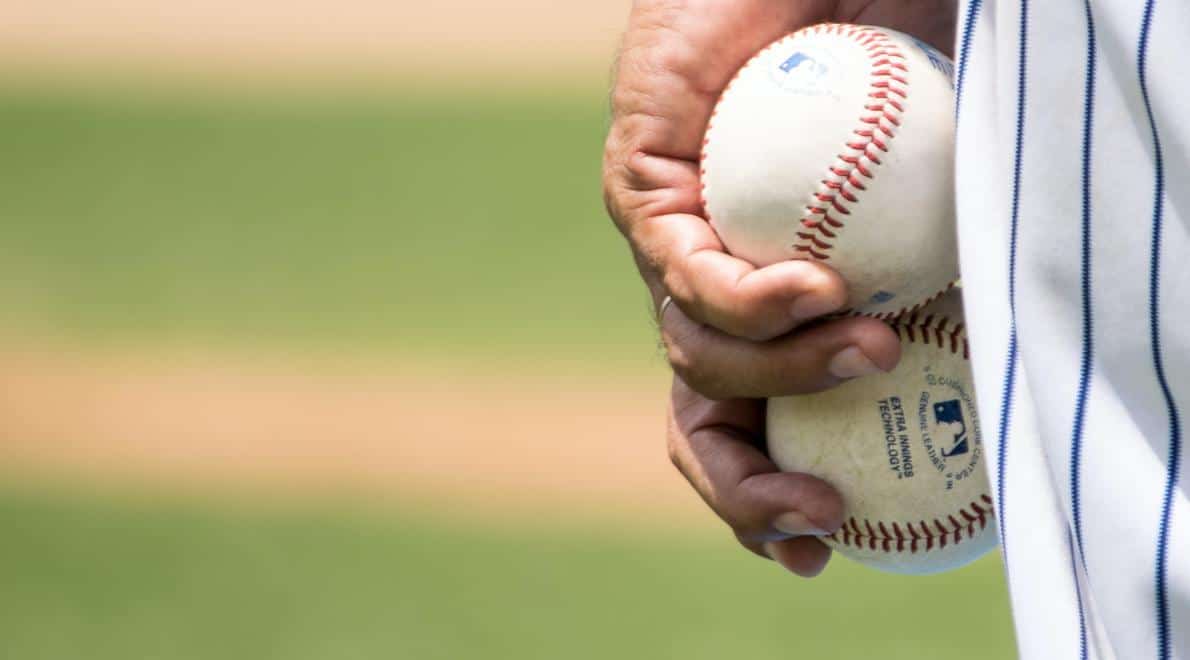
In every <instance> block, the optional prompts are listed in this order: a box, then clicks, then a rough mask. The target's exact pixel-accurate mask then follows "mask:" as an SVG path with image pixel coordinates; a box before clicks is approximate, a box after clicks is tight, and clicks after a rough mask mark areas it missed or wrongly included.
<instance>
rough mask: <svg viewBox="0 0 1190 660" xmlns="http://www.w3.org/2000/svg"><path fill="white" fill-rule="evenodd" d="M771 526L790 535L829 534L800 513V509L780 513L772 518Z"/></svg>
mask: <svg viewBox="0 0 1190 660" xmlns="http://www.w3.org/2000/svg"><path fill="white" fill-rule="evenodd" d="M773 527H774V528H775V529H776V530H777V531H778V532H781V533H783V534H789V535H790V536H827V535H828V534H829V532H825V531H823V530H821V529H819V528H818V526H817V525H815V524H814V523H812V522H810V519H809V518H807V517H806V516H804V515H802V513H801V512H800V511H790V512H789V513H782V514H781V515H779V516H777V517H776V518H774V519H773Z"/></svg>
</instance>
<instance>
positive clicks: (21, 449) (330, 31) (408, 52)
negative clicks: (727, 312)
mask: <svg viewBox="0 0 1190 660" xmlns="http://www.w3.org/2000/svg"><path fill="white" fill-rule="evenodd" d="M630 4H631V3H630V1H629V0H615V1H613V2H582V1H579V0H565V1H560V0H508V1H506V2H500V3H492V2H486V1H484V0H465V1H464V2H462V3H429V2H408V1H398V2H371V1H369V0H335V1H334V2H332V1H331V0H293V1H289V2H284V3H282V2H276V1H254V2H253V1H250V2H242V1H240V0H210V1H208V2H203V3H184V2H174V1H167V2H154V1H153V0H44V1H41V2H26V3H9V5H8V6H6V7H5V9H4V11H3V14H4V20H2V21H0V73H8V74H12V73H15V74H17V75H26V76H33V77H38V76H47V77H48V78H53V77H54V76H56V75H64V76H66V77H67V78H68V79H70V80H75V79H76V78H77V77H79V76H81V77H82V78H83V79H89V78H91V77H97V78H99V79H102V78H103V76H105V75H109V74H110V75H115V76H124V75H132V76H134V77H135V76H137V75H139V74H146V73H147V74H150V75H157V76H163V77H164V78H174V77H177V78H180V79H182V80H183V82H191V81H193V80H207V79H211V80H215V81H225V80H231V81H234V80H236V79H239V78H246V79H248V80H251V81H253V82H255V81H265V82H269V81H272V82H278V81H279V82H284V81H286V80H288V79H298V80H299V81H304V82H308V81H313V82H315V83H317V84H326V83H328V82H330V83H334V82H336V81H340V80H344V79H347V80H350V79H352V78H359V79H363V80H372V79H377V78H379V79H382V80H383V79H386V78H387V79H392V80H414V81H423V82H424V81H431V82H434V83H437V84H445V85H447V86H461V85H469V84H472V83H475V84H476V85H477V86H480V87H485V86H486V87H499V86H501V85H504V84H505V83H506V82H507V81H509V80H512V79H523V80H526V81H528V82H530V83H533V82H534V81H549V83H550V84H559V83H562V84H565V83H566V82H567V81H571V82H576V84H578V85H582V86H592V85H594V86H598V87H599V88H600V89H602V87H603V86H604V85H605V79H606V75H607V71H608V69H609V67H610V61H611V57H612V52H613V50H614V46H615V43H616V41H617V39H618V38H619V33H620V30H621V29H622V26H623V22H624V19H625V16H626V14H627V11H628V8H629V5H630ZM592 185H593V186H594V185H597V184H596V183H595V182H594V181H593V182H592ZM0 364H3V365H4V368H3V369H0V392H2V393H0V470H3V471H5V472H7V473H8V474H9V475H14V474H17V475H19V474H34V475H36V474H41V473H45V474H48V475H51V476H54V475H57V476H61V475H68V476H69V475H77V476H79V477H80V478H84V479H108V478H116V479H117V480H118V481H121V482H123V481H128V480H132V481H138V482H145V483H149V484H153V485H161V486H168V487H177V486H181V485H186V484H192V485H194V486H197V487H199V488H200V489H201V488H204V487H209V486H210V485H211V484H224V485H227V486H228V487H229V488H235V489H247V490H257V489H266V490H270V491H277V492H281V493H293V492H314V491H331V492H334V493H344V492H349V493H361V494H366V495H368V496H369V497H372V496H382V497H386V496H393V497H396V498H405V499H407V498H418V499H419V501H420V500H426V501H430V502H433V503H435V505H436V506H437V505H441V506H448V507H461V508H470V507H479V508H490V507H500V508H518V507H519V508H524V509H531V508H534V507H539V506H542V505H548V507H549V508H550V509H551V510H552V511H555V512H558V511H573V510H577V509H586V508H589V509H591V510H599V511H606V510H608V509H623V510H625V511H628V512H634V513H636V512H646V511H654V512H659V513H660V514H661V515H662V516H665V517H672V516H673V515H674V513H675V512H684V513H682V515H685V513H689V514H691V515H703V514H702V508H701V506H700V505H699V503H698V502H697V501H696V499H695V497H694V495H693V494H692V493H691V492H690V491H689V490H688V489H687V488H685V487H684V485H683V484H682V483H681V482H680V479H679V477H678V476H677V475H676V473H675V472H674V471H673V470H672V468H671V467H670V466H669V464H668V461H667V459H666V457H665V448H664V438H663V421H664V409H665V389H666V388H665V382H664V380H665V379H664V374H663V373H661V372H662V371H663V369H662V368H661V367H660V365H658V368H657V370H655V373H654V374H653V375H651V376H650V375H648V374H645V375H641V374H640V373H639V372H637V375H635V376H631V377H629V378H627V380H626V381H625V380H623V379H619V378H613V377H612V376H608V375H605V376H603V377H601V378H598V379H596V380H594V381H588V380H586V379H584V378H583V375H582V369H583V368H582V367H581V366H575V365H570V366H566V367H560V372H558V373H552V374H551V373H549V370H548V369H537V370H536V371H535V372H534V374H535V375H532V374H531V375H525V374H524V373H522V372H520V371H518V372H517V373H518V374H520V375H516V376H513V375H510V374H511V373H512V372H509V374H500V373H498V371H497V370H495V369H493V368H490V367H489V368H485V369H483V370H481V372H480V373H478V374H476V373H474V372H470V371H466V370H459V369H458V368H457V367H454V369H455V371H453V372H451V371H450V369H451V368H445V371H444V368H443V367H441V366H440V365H434V364H416V365H412V366H410V365H401V366H399V367H398V366H392V365H390V366H386V367H378V368H362V369H357V368H354V367H351V368H343V369H338V368H333V367H332V368H330V369H322V368H317V369H306V368H305V367H303V366H300V365H295V364H293V363H291V362H289V361H287V360H284V359H277V360H273V361H272V362H268V361H264V362H261V361H247V362H245V361H244V360H243V359H242V356H236V355H219V354H210V353H208V354H203V355H191V354H177V355H156V356H153V355H146V354H141V353H128V354H119V353H96V352H91V351H84V352H63V351H61V350H59V349H57V348H44V347H34V348H32V349H31V348H29V347H28V346H26V345H25V344H23V343H20V342H17V343H15V344H14V343H11V342H6V341H3V340H0ZM679 517H680V516H679Z"/></svg>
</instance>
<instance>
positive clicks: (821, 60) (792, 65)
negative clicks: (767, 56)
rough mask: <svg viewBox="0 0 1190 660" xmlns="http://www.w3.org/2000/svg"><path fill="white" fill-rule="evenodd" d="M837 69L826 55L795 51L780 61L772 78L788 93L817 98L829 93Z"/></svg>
mask: <svg viewBox="0 0 1190 660" xmlns="http://www.w3.org/2000/svg"><path fill="white" fill-rule="evenodd" d="M778 57H780V56H778ZM835 69H836V63H835V61H834V60H833V58H831V57H830V56H829V55H827V54H826V53H820V52H815V51H813V50H795V51H793V52H792V53H790V54H789V55H787V56H785V57H784V58H782V59H779V60H778V63H777V67H776V68H775V69H772V78H773V80H774V81H775V82H776V83H777V85H779V86H780V87H781V88H782V89H784V90H786V91H789V92H794V93H797V94H807V95H814V96H817V95H820V94H825V93H826V92H827V91H828V89H829V83H830V81H831V79H832V78H833V75H832V73H833V72H834V70H835Z"/></svg>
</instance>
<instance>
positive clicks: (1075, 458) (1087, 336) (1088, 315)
mask: <svg viewBox="0 0 1190 660" xmlns="http://www.w3.org/2000/svg"><path fill="white" fill-rule="evenodd" d="M1083 9H1084V12H1085V13H1086V20H1087V73H1086V83H1085V92H1084V99H1083V145H1082V150H1083V153H1082V218H1081V223H1082V245H1081V252H1082V255H1081V256H1082V264H1081V273H1080V277H1081V280H1082V282H1081V289H1082V292H1081V297H1082V316H1083V331H1082V335H1083V337H1082V359H1081V364H1080V365H1079V377H1078V396H1077V399H1076V402H1075V409H1074V424H1073V427H1074V428H1073V429H1071V438H1070V513H1071V520H1072V521H1073V526H1074V536H1075V541H1076V542H1077V547H1076V548H1075V550H1076V551H1077V553H1078V556H1079V557H1083V558H1085V556H1086V555H1085V552H1086V548H1085V546H1084V545H1083V525H1082V469H1081V468H1082V454H1083V426H1084V422H1085V421H1086V416H1087V398H1088V395H1089V393H1090V389H1091V368H1092V365H1093V363H1094V358H1095V341H1094V327H1095V326H1094V323H1095V318H1094V313H1093V305H1092V297H1091V228H1092V222H1091V221H1092V210H1093V209H1092V207H1091V175H1092V172H1091V161H1092V155H1093V153H1094V142H1093V136H1094V125H1095V69H1096V60H1097V58H1096V52H1095V48H1096V38H1095V16H1094V14H1093V13H1092V11H1091V2H1090V0H1083ZM1084 563H1085V559H1084ZM1073 570H1074V571H1075V573H1076V575H1075V576H1074V578H1075V584H1076V585H1077V583H1078V575H1077V571H1078V567H1077V566H1075V567H1073ZM1078 614H1079V648H1080V649H1081V652H1080V655H1079V657H1080V658H1082V659H1083V660H1085V659H1086V657H1087V626H1086V616H1085V612H1084V608H1083V599H1082V596H1081V592H1080V595H1079V599H1078Z"/></svg>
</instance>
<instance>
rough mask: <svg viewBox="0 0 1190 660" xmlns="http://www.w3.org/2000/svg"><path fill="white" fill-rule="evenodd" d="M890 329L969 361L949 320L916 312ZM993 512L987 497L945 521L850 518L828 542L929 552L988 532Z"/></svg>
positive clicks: (963, 336)
mask: <svg viewBox="0 0 1190 660" xmlns="http://www.w3.org/2000/svg"><path fill="white" fill-rule="evenodd" d="M891 326H892V329H893V330H894V331H895V332H896V333H897V336H898V337H900V338H901V339H902V340H903V341H908V342H913V343H919V344H926V345H935V346H938V347H939V348H941V349H942V350H945V351H950V352H951V353H952V354H954V355H960V356H962V358H963V359H964V360H967V359H970V349H969V348H968V345H967V333H966V332H965V326H964V325H963V323H961V322H954V321H952V320H951V319H950V318H949V317H947V316H943V315H939V314H923V313H921V312H912V313H910V314H909V315H908V316H906V317H904V318H903V319H901V320H899V321H897V322H895V323H892V324H891ZM992 511H993V509H992V498H991V496H990V495H988V494H987V493H984V494H982V495H980V496H979V499H978V500H977V501H975V502H971V503H970V504H968V505H967V506H965V507H961V508H959V509H957V510H955V511H954V513H951V514H950V515H947V516H946V517H945V518H934V519H933V520H932V521H926V520H918V521H916V522H890V521H883V520H876V521H872V520H869V519H867V518H864V519H857V518H854V517H852V518H849V519H847V521H846V522H844V523H843V526H842V527H840V528H839V531H837V532H835V533H834V534H831V535H830V536H827V537H826V538H827V539H829V540H831V541H834V542H835V543H839V544H842V545H848V546H852V547H855V548H859V549H862V550H870V551H874V552H875V551H880V552H909V553H910V554H916V553H917V552H929V551H930V550H934V549H939V550H940V549H943V548H945V547H947V546H948V545H958V544H959V543H962V542H963V541H964V540H966V539H970V538H973V537H974V536H975V534H976V533H977V532H980V531H983V530H984V529H986V528H987V526H988V521H989V520H990V519H991V517H992Z"/></svg>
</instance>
